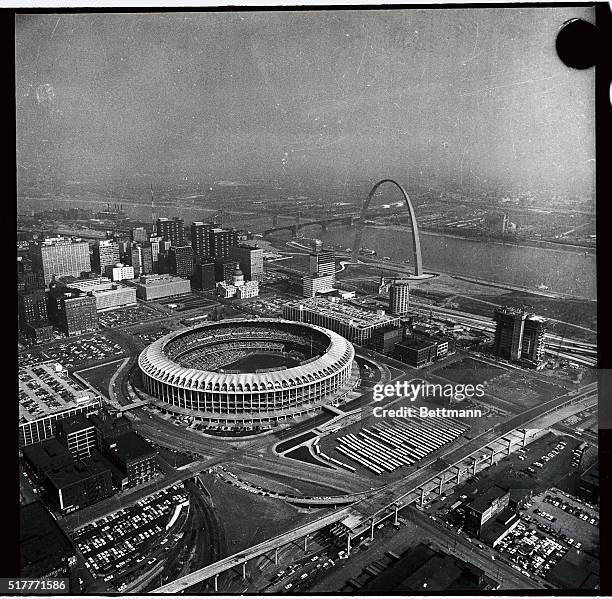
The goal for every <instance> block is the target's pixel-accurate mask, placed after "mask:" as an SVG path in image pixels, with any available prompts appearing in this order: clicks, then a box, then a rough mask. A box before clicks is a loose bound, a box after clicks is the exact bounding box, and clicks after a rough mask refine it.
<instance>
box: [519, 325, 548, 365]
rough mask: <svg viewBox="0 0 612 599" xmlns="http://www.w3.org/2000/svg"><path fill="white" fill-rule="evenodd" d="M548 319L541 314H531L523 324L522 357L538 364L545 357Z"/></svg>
mask: <svg viewBox="0 0 612 599" xmlns="http://www.w3.org/2000/svg"><path fill="white" fill-rule="evenodd" d="M545 332H546V320H545V319H544V318H542V317H541V316H536V315H534V314H530V315H529V316H527V318H526V319H525V324H524V326H523V342H522V343H521V354H522V358H523V359H524V360H526V361H528V362H533V363H534V364H535V365H536V366H537V365H539V364H540V363H541V362H542V360H543V359H544V333H545Z"/></svg>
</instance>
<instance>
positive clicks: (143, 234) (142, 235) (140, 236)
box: [130, 227, 149, 243]
mask: <svg viewBox="0 0 612 599" xmlns="http://www.w3.org/2000/svg"><path fill="white" fill-rule="evenodd" d="M130 239H131V240H132V241H135V242H136V243H143V242H145V241H149V234H148V233H147V230H146V229H145V228H144V227H136V228H135V229H132V231H131V232H130Z"/></svg>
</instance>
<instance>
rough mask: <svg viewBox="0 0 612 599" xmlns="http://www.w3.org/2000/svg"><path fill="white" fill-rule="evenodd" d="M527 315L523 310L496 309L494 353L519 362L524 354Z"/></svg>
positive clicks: (494, 316)
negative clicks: (524, 332)
mask: <svg viewBox="0 0 612 599" xmlns="http://www.w3.org/2000/svg"><path fill="white" fill-rule="evenodd" d="M526 317H527V313H526V312H525V310H524V309H522V308H511V307H508V306H504V307H503V308H496V309H495V313H494V315H493V318H494V320H495V323H496V326H495V339H494V341H493V352H494V353H495V355H497V356H499V357H500V358H505V359H506V360H511V361H516V360H519V359H520V357H521V353H522V345H523V331H524V322H525V318H526Z"/></svg>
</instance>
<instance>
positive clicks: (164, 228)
mask: <svg viewBox="0 0 612 599" xmlns="http://www.w3.org/2000/svg"><path fill="white" fill-rule="evenodd" d="M156 231H157V235H158V236H160V237H163V238H164V239H167V240H168V241H169V242H170V243H171V244H172V245H174V246H183V245H185V222H184V221H183V219H182V218H178V217H176V216H175V217H174V218H173V219H169V218H158V219H157V224H156Z"/></svg>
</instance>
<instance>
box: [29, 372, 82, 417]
mask: <svg viewBox="0 0 612 599" xmlns="http://www.w3.org/2000/svg"><path fill="white" fill-rule="evenodd" d="M86 397H93V394H92V393H91V392H90V391H88V390H87V389H85V388H83V387H82V386H81V385H79V384H77V383H76V382H75V381H73V380H72V379H71V378H69V377H68V373H67V372H66V371H65V370H61V369H58V368H57V367H56V364H54V363H49V364H44V363H43V364H38V365H36V366H30V367H27V368H25V367H21V368H19V421H20V422H26V421H27V420H32V419H34V418H39V417H41V416H43V415H45V414H49V413H52V412H57V411H58V410H62V409H65V408H67V407H69V406H72V405H76V402H77V400H81V399H83V398H86Z"/></svg>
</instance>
